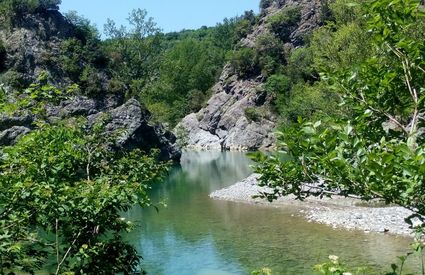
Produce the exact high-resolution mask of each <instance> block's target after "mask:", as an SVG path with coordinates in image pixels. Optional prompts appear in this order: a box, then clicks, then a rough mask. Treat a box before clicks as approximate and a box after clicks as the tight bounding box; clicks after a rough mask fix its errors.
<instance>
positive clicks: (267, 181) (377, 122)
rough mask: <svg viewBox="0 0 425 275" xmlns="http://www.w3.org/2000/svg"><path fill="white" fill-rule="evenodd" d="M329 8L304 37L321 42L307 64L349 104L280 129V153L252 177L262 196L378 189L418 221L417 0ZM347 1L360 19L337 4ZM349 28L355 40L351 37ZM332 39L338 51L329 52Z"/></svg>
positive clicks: (421, 55) (422, 167)
mask: <svg viewBox="0 0 425 275" xmlns="http://www.w3.org/2000/svg"><path fill="white" fill-rule="evenodd" d="M360 3H361V2H360ZM332 8H333V9H334V11H335V12H334V14H335V18H336V23H337V25H335V23H329V25H327V26H324V27H323V28H322V29H320V30H319V31H318V32H317V33H316V34H315V36H314V38H313V41H316V42H314V43H317V44H316V45H322V46H323V45H328V46H327V47H321V50H319V52H318V55H317V56H316V58H317V59H318V61H319V62H317V63H316V64H318V65H319V66H320V67H319V68H322V69H323V72H324V73H325V74H324V75H323V77H322V82H323V83H325V84H326V85H328V87H329V88H332V89H334V90H336V91H337V92H338V94H339V96H340V97H341V99H342V107H341V108H344V106H346V107H349V108H350V113H349V115H345V116H339V117H337V118H334V119H333V120H332V121H331V122H330V121H327V122H326V124H324V123H323V122H320V121H318V122H315V123H314V122H306V121H303V120H301V119H299V121H298V122H299V124H297V125H294V126H293V127H289V128H288V129H287V130H285V131H284V132H283V133H281V138H280V140H281V143H280V146H281V149H282V151H283V152H284V153H285V154H287V155H288V156H289V160H288V161H285V162H282V161H280V159H279V158H278V157H271V158H268V159H264V160H263V162H262V163H261V165H260V166H259V168H258V170H259V172H260V173H262V177H261V182H262V184H263V185H266V186H269V187H271V188H272V189H273V192H271V193H264V194H263V195H264V196H265V197H267V198H268V199H270V200H274V199H276V198H277V197H278V196H281V195H287V194H295V195H297V197H298V198H299V199H304V198H306V197H307V196H310V195H316V196H326V195H331V194H340V195H345V196H348V195H358V196H360V197H361V198H363V199H366V200H369V199H372V198H380V199H383V200H385V201H386V202H387V203H396V204H399V205H401V206H404V207H407V208H409V209H411V210H413V211H414V212H415V213H416V214H417V215H415V216H416V217H417V218H419V219H421V220H422V219H423V216H424V215H425V208H424V205H425V204H424V198H425V195H424V194H425V192H424V182H425V178H424V175H425V154H424V152H425V147H424V142H423V130H422V129H423V128H422V127H423V126H424V125H423V123H424V122H423V113H424V112H425V109H424V104H423V100H424V98H425V95H424V88H423V87H425V70H424V68H425V63H424V60H425V48H424V44H423V41H424V38H425V36H423V32H421V31H419V32H418V31H417V30H418V28H417V26H418V25H423V24H424V15H425V14H424V10H423V7H422V6H421V5H419V1H413V0H401V1H391V0H385V1H382V0H381V1H371V3H369V4H368V5H362V6H360V5H355V4H354V5H353V4H350V5H348V6H347V5H346V2H345V1H335V3H334V4H333V5H332ZM342 8H343V9H342ZM347 8H351V9H354V10H355V12H357V13H360V14H365V15H366V18H365V17H362V16H359V17H355V18H358V19H355V18H353V17H351V16H347V14H346V13H343V12H341V11H342V10H344V9H345V10H346V9H347ZM363 18H365V19H363ZM364 20H366V22H365V21H364ZM367 30H370V32H368V33H367V32H366V31H367ZM355 37H364V39H362V40H361V41H357V42H355V41H356V40H355V39H357V38H355ZM333 38H334V40H333ZM353 39H354V40H353ZM347 41H353V43H347ZM314 43H313V45H315V44H314ZM338 43H340V44H341V45H342V46H343V47H342V51H338V52H337V51H333V50H332V48H333V49H335V47H336V45H338ZM335 44H336V45H335ZM316 48H317V49H319V47H317V46H316ZM359 49H363V50H364V49H367V51H359ZM329 50H330V52H328V53H329V54H330V55H329V57H327V59H325V58H324V57H325V53H326V52H327V51H329ZM326 73H327V74H326ZM308 183H310V184H308Z"/></svg>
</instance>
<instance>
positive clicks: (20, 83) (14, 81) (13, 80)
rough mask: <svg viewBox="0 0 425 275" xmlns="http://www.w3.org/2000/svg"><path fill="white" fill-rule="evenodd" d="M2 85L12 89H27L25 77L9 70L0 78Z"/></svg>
mask: <svg viewBox="0 0 425 275" xmlns="http://www.w3.org/2000/svg"><path fill="white" fill-rule="evenodd" d="M0 83H1V84H4V85H6V86H10V87H12V88H16V89H20V88H24V87H25V80H24V75H23V74H22V73H19V72H17V71H13V70H9V71H7V72H5V73H4V74H2V75H1V76H0Z"/></svg>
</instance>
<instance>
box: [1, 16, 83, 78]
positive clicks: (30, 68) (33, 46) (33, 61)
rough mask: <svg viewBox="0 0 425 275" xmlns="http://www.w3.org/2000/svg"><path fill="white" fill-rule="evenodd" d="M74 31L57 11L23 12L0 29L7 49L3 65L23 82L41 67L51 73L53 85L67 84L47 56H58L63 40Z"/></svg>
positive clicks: (58, 69)
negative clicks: (21, 78)
mask: <svg viewBox="0 0 425 275" xmlns="http://www.w3.org/2000/svg"><path fill="white" fill-rule="evenodd" d="M75 35H76V33H75V28H74V26H73V25H72V24H70V23H69V22H68V21H67V20H66V19H65V18H64V17H63V16H62V15H61V14H60V13H59V12H58V11H54V10H51V11H44V12H39V13H35V14H25V15H23V16H22V17H19V18H18V17H17V18H15V19H14V28H13V30H7V29H0V41H2V42H3V44H4V46H5V48H6V50H7V55H6V56H7V58H6V61H5V67H6V68H7V69H8V70H12V71H14V72H17V73H19V74H21V75H20V76H21V77H23V80H24V81H25V82H26V83H31V82H33V81H34V79H35V78H36V76H37V75H39V73H40V72H41V71H44V70H45V71H48V72H49V73H50V74H51V75H52V79H53V80H54V82H55V83H54V84H55V85H56V86H64V85H67V84H69V79H68V78H67V75H66V74H65V73H64V72H63V71H62V70H61V69H60V66H58V64H54V63H53V64H52V63H51V62H50V57H53V56H58V55H59V54H60V50H61V44H62V42H63V40H65V39H68V38H72V37H74V36H75Z"/></svg>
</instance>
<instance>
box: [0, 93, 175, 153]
mask: <svg viewBox="0 0 425 275" xmlns="http://www.w3.org/2000/svg"><path fill="white" fill-rule="evenodd" d="M121 101H122V99H117V98H105V99H103V100H96V99H90V98H87V97H83V96H76V97H74V98H72V99H68V100H66V101H63V102H61V103H60V104H59V105H58V106H47V108H46V116H47V119H46V120H47V121H50V122H54V121H56V120H59V119H63V118H69V117H75V116H85V117H87V120H88V124H89V126H90V125H93V123H94V122H96V121H97V120H98V119H100V117H101V116H102V117H103V116H104V117H106V118H107V119H106V122H105V124H106V125H105V132H106V133H107V134H109V135H111V136H114V137H115V136H118V137H117V138H116V147H117V149H128V150H131V149H135V148H140V149H142V150H145V151H150V150H151V149H155V148H156V149H159V150H160V156H159V157H160V158H161V159H162V160H169V159H170V160H175V161H178V160H179V159H180V156H181V151H180V149H179V148H178V147H177V146H176V137H175V136H174V135H173V134H172V133H171V132H169V131H166V130H165V129H164V127H162V126H161V125H153V124H151V123H150V122H149V119H150V117H151V114H150V113H149V111H148V110H147V109H146V108H144V107H142V106H141V104H140V103H139V102H138V101H137V100H135V99H130V100H128V101H127V102H125V103H122V102H121ZM35 119H36V116H33V115H30V114H27V115H24V116H7V115H1V116H0V146H4V145H12V144H14V143H16V141H17V140H18V138H19V137H21V136H22V135H25V134H27V133H29V132H30V131H31V130H32V129H33V128H34V126H33V122H34V120H35Z"/></svg>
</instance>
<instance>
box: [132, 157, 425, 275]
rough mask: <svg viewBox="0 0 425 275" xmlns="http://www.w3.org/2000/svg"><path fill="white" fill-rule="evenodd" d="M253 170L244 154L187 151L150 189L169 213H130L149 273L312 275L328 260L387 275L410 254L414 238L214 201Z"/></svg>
mask: <svg viewBox="0 0 425 275" xmlns="http://www.w3.org/2000/svg"><path fill="white" fill-rule="evenodd" d="M250 164H251V163H250V161H249V160H248V159H247V158H246V157H245V155H244V154H243V153H233V152H232V153H231V152H224V153H220V152H186V153H185V154H184V155H183V158H182V162H181V166H179V167H176V168H175V169H174V170H173V171H172V172H171V173H170V175H169V178H168V179H167V180H166V182H165V183H163V184H159V185H157V186H155V188H154V189H153V190H152V194H151V195H152V198H153V200H154V201H155V202H159V201H165V202H166V204H167V207H160V208H159V212H157V211H156V210H155V209H153V208H150V209H134V210H132V211H131V212H129V213H128V215H129V217H130V218H131V219H132V220H135V221H138V223H139V225H140V227H139V229H138V230H136V231H134V232H132V233H131V235H130V236H128V238H129V240H130V241H131V243H132V244H133V245H135V246H136V247H137V248H138V249H139V251H140V252H141V253H142V255H143V257H144V260H143V267H144V269H145V270H146V271H147V272H148V274H151V275H163V274H164V275H174V274H175V275H223V274H250V272H251V271H252V270H255V269H259V268H261V267H269V268H271V269H272V270H273V274H276V275H279V274H314V273H313V271H312V266H313V265H314V264H316V263H321V262H324V261H326V260H327V258H328V256H329V255H339V256H340V258H342V259H347V260H349V262H350V265H355V266H359V265H369V266H372V267H373V268H374V269H375V270H376V271H375V272H368V273H367V274H384V271H388V270H389V265H390V264H391V263H392V262H396V260H397V259H396V257H397V256H399V255H402V254H404V253H405V252H406V251H407V249H408V246H409V243H410V242H411V239H408V238H403V237H395V236H390V235H384V234H372V233H369V234H366V233H363V232H348V231H344V230H334V229H332V228H330V227H328V226H325V225H320V224H315V223H309V222H307V221H306V220H305V219H304V218H302V217H300V216H299V215H294V214H295V213H297V209H294V208H274V207H269V206H259V205H250V204H243V203H234V202H225V201H217V200H213V199H210V198H209V197H208V194H209V193H211V192H212V191H215V190H217V189H221V188H223V187H227V186H229V185H231V184H233V183H235V182H237V181H239V180H241V179H243V178H245V177H246V176H248V175H249V174H250V173H251V169H250ZM413 261H416V262H417V259H416V260H413ZM409 265H410V269H411V270H412V266H414V267H415V269H416V268H418V264H417V263H414V262H409ZM411 270H410V271H411ZM406 271H408V270H407V269H406Z"/></svg>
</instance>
